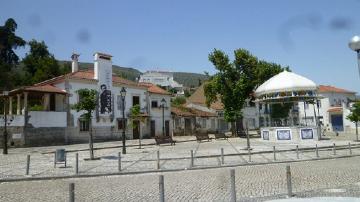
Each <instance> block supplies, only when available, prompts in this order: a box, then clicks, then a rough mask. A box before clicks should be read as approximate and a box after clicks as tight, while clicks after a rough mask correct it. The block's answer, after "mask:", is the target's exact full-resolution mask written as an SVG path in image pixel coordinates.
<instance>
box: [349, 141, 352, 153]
mask: <svg viewBox="0 0 360 202" xmlns="http://www.w3.org/2000/svg"><path fill="white" fill-rule="evenodd" d="M349 154H350V155H352V150H351V144H350V142H349Z"/></svg>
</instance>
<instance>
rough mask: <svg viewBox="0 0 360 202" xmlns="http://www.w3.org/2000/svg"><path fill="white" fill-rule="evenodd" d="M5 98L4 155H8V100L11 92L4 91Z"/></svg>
mask: <svg viewBox="0 0 360 202" xmlns="http://www.w3.org/2000/svg"><path fill="white" fill-rule="evenodd" d="M3 96H4V142H3V144H4V145H3V154H8V146H7V141H8V136H7V124H8V123H7V109H6V100H7V96H9V91H3Z"/></svg>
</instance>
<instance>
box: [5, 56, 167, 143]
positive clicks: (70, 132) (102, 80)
mask: <svg viewBox="0 0 360 202" xmlns="http://www.w3.org/2000/svg"><path fill="white" fill-rule="evenodd" d="M78 57H79V55H76V54H73V56H72V60H73V61H72V72H71V73H69V74H65V75H62V76H59V77H55V78H53V79H49V80H47V81H44V82H41V83H38V84H35V85H33V86H26V87H22V88H18V89H14V90H12V91H10V94H9V95H10V98H9V99H10V100H11V102H10V104H9V108H10V110H9V114H10V117H11V119H12V120H13V121H12V122H11V124H10V125H9V130H10V133H11V134H12V136H11V137H10V140H9V142H11V143H13V144H18V145H50V144H64V143H75V142H87V141H88V132H89V124H88V123H87V122H86V121H85V120H84V119H83V118H82V114H84V112H82V111H80V112H77V111H76V110H73V109H71V106H72V105H74V104H75V103H77V102H78V101H79V99H81V98H79V95H78V93H77V91H78V90H79V89H84V88H86V89H94V90H96V91H97V92H98V107H97V108H96V111H95V112H94V114H93V118H92V129H93V133H94V140H95V141H96V140H120V139H121V132H122V130H123V127H124V126H123V124H122V123H123V121H122V120H123V119H122V109H123V107H122V106H123V105H122V104H123V103H122V100H121V96H120V90H121V89H122V88H123V87H124V88H125V89H126V91H127V93H126V97H125V119H126V123H127V124H126V137H127V138H128V139H138V138H145V137H154V136H160V135H162V127H161V125H162V119H161V118H162V113H161V114H160V112H159V111H160V109H158V108H154V107H151V103H152V102H153V101H155V100H162V99H165V100H166V102H167V103H168V107H165V108H164V123H165V126H166V127H165V128H166V134H167V135H170V134H171V132H170V131H171V130H172V124H171V116H170V111H171V109H170V95H169V93H167V92H166V91H165V90H163V89H161V88H160V87H157V86H155V85H152V84H148V85H144V84H139V83H137V82H133V81H129V80H126V79H123V78H121V77H118V76H114V75H113V74H112V59H111V58H112V56H111V55H108V54H103V53H95V54H94V68H93V69H91V70H79V69H78ZM15 99H16V103H17V104H16V106H15V107H13V104H12V103H13V102H12V101H14V100H15ZM135 105H139V106H140V111H141V116H142V117H143V119H142V120H144V121H139V120H133V122H132V123H129V118H130V109H131V107H133V106H135ZM160 117H161V118H160ZM130 126H131V127H130Z"/></svg>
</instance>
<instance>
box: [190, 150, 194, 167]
mask: <svg viewBox="0 0 360 202" xmlns="http://www.w3.org/2000/svg"><path fill="white" fill-rule="evenodd" d="M190 155H191V161H190V168H193V167H194V151H193V150H191V151H190Z"/></svg>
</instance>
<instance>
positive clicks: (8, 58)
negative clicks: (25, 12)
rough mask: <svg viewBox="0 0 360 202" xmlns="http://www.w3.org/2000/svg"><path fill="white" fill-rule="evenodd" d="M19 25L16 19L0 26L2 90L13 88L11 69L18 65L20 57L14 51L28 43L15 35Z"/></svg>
mask: <svg viewBox="0 0 360 202" xmlns="http://www.w3.org/2000/svg"><path fill="white" fill-rule="evenodd" d="M16 29H17V24H16V22H15V20H14V19H12V18H9V19H8V20H6V22H5V24H4V26H0V72H1V74H0V89H9V88H12V87H13V86H12V82H11V77H10V76H9V74H10V71H11V69H12V68H13V67H14V66H15V65H16V64H18V62H19V56H17V55H16V53H15V52H14V49H17V48H18V47H23V46H25V44H26V42H25V41H24V40H23V39H22V38H21V37H19V36H17V35H16V34H15V31H16Z"/></svg>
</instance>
